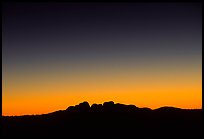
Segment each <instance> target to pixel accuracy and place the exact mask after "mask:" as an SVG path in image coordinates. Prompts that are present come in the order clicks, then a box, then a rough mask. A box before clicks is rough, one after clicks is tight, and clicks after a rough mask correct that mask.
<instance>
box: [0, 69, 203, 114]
mask: <svg viewBox="0 0 204 139" xmlns="http://www.w3.org/2000/svg"><path fill="white" fill-rule="evenodd" d="M115 71H117V70H115ZM144 72H145V71H137V72H136V71H134V70H132V71H131V70H130V71H129V72H127V71H126V72H124V71H122V70H121V72H110V70H109V71H108V72H107V71H104V72H101V71H100V72H99V71H98V72H93V71H88V72H82V73H80V74H79V72H76V73H75V74H73V73H72V74H66V73H63V72H59V73H57V74H56V75H55V74H54V73H48V74H41V75H40V76H39V75H38V76H37V75H35V74H28V75H27V76H22V77H21V78H19V77H20V75H19V74H16V76H17V75H19V77H15V76H9V75H7V76H6V77H7V78H5V76H4V78H3V88H2V89H3V90H2V114H3V115H27V114H28V115H30V114H43V113H49V112H53V111H57V110H64V109H66V108H67V107H68V106H73V105H77V104H79V103H81V102H83V101H88V102H89V104H90V105H91V104H93V103H100V104H101V103H103V102H106V101H114V102H115V103H122V104H134V105H136V106H138V107H149V108H152V109H155V108H159V107H162V106H173V107H179V108H187V109H194V108H195V109H200V108H202V78H201V77H202V76H201V71H199V70H192V69H189V71H185V72H183V71H182V70H180V71H174V72H173V73H174V74H167V73H170V72H169V71H165V70H163V71H160V72H158V71H157V72H154V69H152V70H151V72H145V73H144ZM136 73H137V74H136ZM51 74H52V76H50V75H51ZM51 77H52V78H51Z"/></svg>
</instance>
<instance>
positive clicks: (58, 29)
mask: <svg viewBox="0 0 204 139" xmlns="http://www.w3.org/2000/svg"><path fill="white" fill-rule="evenodd" d="M2 8H3V9H2V86H3V87H2V114H3V115H27V114H29V115H30V114H43V113H49V112H53V111H56V110H63V109H66V108H67V107H68V106H70V105H76V104H79V103H80V102H83V101H88V102H89V103H90V105H91V104H93V103H103V102H106V101H114V102H115V103H123V104H134V105H136V106H138V107H149V108H152V109H155V108H159V107H162V106H174V107H179V108H185V109H194V108H202V5H201V3H3V6H2Z"/></svg>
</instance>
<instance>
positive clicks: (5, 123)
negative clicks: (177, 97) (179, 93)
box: [2, 101, 202, 138]
mask: <svg viewBox="0 0 204 139" xmlns="http://www.w3.org/2000/svg"><path fill="white" fill-rule="evenodd" d="M2 129H3V130H2V132H3V134H2V135H3V137H14V138H16V137H26V138H30V137H39V138H40V137H67V138H69V137H94V138H97V137H112V138H114V137H116V138H119V137H157V138H159V137H160V138H176V137H180V138H181V137H185V138H201V137H202V110H201V109H195V110H187V109H180V108H174V107H161V108H158V109H155V110H152V109H150V108H138V107H136V106H134V105H124V104H119V103H116V104H114V102H113V101H110V102H104V103H103V105H102V104H93V105H91V106H90V105H89V103H88V102H83V103H80V104H79V105H76V106H70V107H68V108H67V109H66V110H60V111H56V112H52V113H48V114H42V115H27V116H3V117H2Z"/></svg>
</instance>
